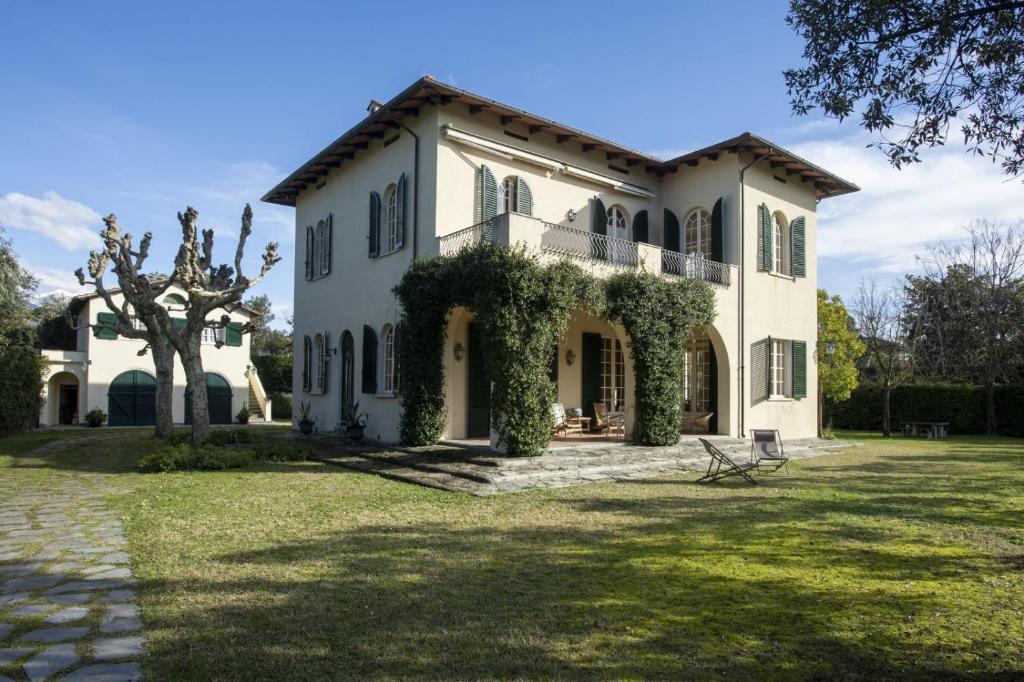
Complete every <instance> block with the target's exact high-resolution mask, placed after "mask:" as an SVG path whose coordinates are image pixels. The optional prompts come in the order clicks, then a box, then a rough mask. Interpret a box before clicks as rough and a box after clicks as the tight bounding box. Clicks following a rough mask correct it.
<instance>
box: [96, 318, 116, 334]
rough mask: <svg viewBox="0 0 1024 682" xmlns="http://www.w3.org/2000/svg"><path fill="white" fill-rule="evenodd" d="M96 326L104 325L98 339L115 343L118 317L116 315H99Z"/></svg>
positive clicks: (98, 332) (99, 331)
mask: <svg viewBox="0 0 1024 682" xmlns="http://www.w3.org/2000/svg"><path fill="white" fill-rule="evenodd" d="M96 324H99V325H102V327H101V328H100V329H99V330H98V331H97V332H96V338H97V339H105V340H107V341H113V340H114V339H116V338H117V315H115V314H114V313H97V314H96Z"/></svg>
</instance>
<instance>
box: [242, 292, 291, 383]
mask: <svg viewBox="0 0 1024 682" xmlns="http://www.w3.org/2000/svg"><path fill="white" fill-rule="evenodd" d="M243 304H244V305H245V307H246V308H249V309H251V310H252V311H254V315H253V318H252V322H251V323H250V324H251V326H252V341H251V345H252V355H253V357H254V358H255V357H259V356H264V355H287V356H288V358H289V359H288V362H289V364H290V363H291V356H292V335H291V333H290V332H284V331H281V330H280V329H272V328H271V327H270V323H271V322H273V321H274V319H275V315H274V313H273V312H272V305H271V302H270V297H269V296H267V295H266V294H261V295H259V296H252V297H250V298H247V299H245V301H243ZM288 325H289V326H291V320H290V319H289V320H288ZM261 379H262V377H261ZM264 385H266V382H265V381H264ZM288 386H289V389H290V387H291V378H289V380H288ZM286 390H287V389H286Z"/></svg>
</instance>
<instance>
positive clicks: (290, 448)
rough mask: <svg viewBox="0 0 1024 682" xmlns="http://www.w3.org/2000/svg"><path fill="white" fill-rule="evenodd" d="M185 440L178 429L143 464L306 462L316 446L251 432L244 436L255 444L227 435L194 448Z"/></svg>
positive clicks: (159, 467) (212, 467) (220, 466)
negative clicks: (253, 435)
mask: <svg viewBox="0 0 1024 682" xmlns="http://www.w3.org/2000/svg"><path fill="white" fill-rule="evenodd" d="M214 433H217V434H232V433H241V434H247V432H245V431H235V432H232V431H229V430H227V429H219V430H217V431H214ZM184 435H185V436H186V439H185V441H183V442H173V441H181V439H180V438H179V434H178V433H175V434H173V435H172V437H171V438H170V439H168V440H169V442H168V443H167V444H166V445H163V446H161V447H160V448H159V449H157V450H154V451H153V452H151V453H150V454H148V455H146V456H145V457H143V458H142V459H140V460H139V468H140V469H142V470H143V471H164V472H166V471H186V470H191V469H196V470H204V471H222V470H224V469H241V468H243V467H247V466H249V465H251V464H254V463H256V462H261V461H269V462H304V461H306V460H308V459H310V458H311V457H312V455H313V450H312V448H311V447H310V446H308V445H303V444H300V443H294V442H291V441H276V442H275V441H269V440H256V439H253V438H251V437H249V436H248V435H246V436H245V437H243V440H244V442H245V443H249V442H253V445H252V446H251V447H239V446H238V444H237V443H236V442H232V441H229V440H227V439H226V437H225V436H224V435H221V436H219V437H218V440H220V441H222V442H221V443H219V444H214V443H212V442H208V443H207V444H205V445H203V446H201V447H198V448H193V447H191V445H190V444H189V443H188V442H187V436H188V434H187V433H185V434H184Z"/></svg>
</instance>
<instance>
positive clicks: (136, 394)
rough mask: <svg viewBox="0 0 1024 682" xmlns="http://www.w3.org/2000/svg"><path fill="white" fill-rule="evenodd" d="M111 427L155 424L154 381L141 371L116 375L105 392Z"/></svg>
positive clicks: (150, 376)
mask: <svg viewBox="0 0 1024 682" xmlns="http://www.w3.org/2000/svg"><path fill="white" fill-rule="evenodd" d="M107 414H108V415H109V416H110V425H111V426H152V425H153V424H156V379H154V378H153V376H152V375H150V374H147V373H146V372H143V371H141V370H137V369H135V370H132V371H130V372H124V373H122V374H118V375H117V377H116V378H115V379H114V381H112V382H111V384H110V390H109V391H108V392H107Z"/></svg>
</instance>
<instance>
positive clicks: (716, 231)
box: [711, 198, 725, 263]
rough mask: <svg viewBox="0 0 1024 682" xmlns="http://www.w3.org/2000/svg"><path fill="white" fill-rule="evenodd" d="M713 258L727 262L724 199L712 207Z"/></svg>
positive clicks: (716, 260)
mask: <svg viewBox="0 0 1024 682" xmlns="http://www.w3.org/2000/svg"><path fill="white" fill-rule="evenodd" d="M711 260H713V261H715V262H718V263H724V262H725V221H724V219H723V217H722V199H721V198H719V199H718V201H716V202H715V205H714V207H713V208H712V209H711Z"/></svg>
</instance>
